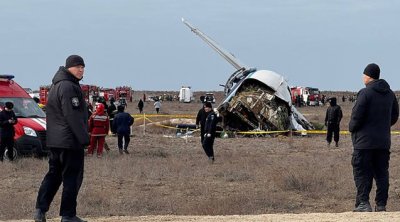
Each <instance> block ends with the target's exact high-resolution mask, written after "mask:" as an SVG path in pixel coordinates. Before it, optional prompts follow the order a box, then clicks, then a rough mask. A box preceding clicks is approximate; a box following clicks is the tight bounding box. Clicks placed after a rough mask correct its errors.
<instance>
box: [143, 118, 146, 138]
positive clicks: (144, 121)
mask: <svg viewBox="0 0 400 222" xmlns="http://www.w3.org/2000/svg"><path fill="white" fill-rule="evenodd" d="M145 135H146V114H145V113H144V112H143V136H145Z"/></svg>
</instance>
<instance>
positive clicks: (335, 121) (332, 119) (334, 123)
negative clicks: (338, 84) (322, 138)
mask: <svg viewBox="0 0 400 222" xmlns="http://www.w3.org/2000/svg"><path fill="white" fill-rule="evenodd" d="M342 117H343V113H342V108H341V107H340V106H339V105H337V103H336V97H332V98H330V99H329V107H328V109H327V110H326V115H325V126H326V128H327V133H326V141H327V142H328V147H329V146H330V145H331V142H332V134H333V135H334V138H333V140H334V141H335V146H336V147H338V146H339V131H340V121H341V120H342Z"/></svg>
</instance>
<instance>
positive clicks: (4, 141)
mask: <svg viewBox="0 0 400 222" xmlns="http://www.w3.org/2000/svg"><path fill="white" fill-rule="evenodd" d="M13 108H14V104H13V103H12V102H6V104H5V107H4V108H3V110H2V111H1V112H0V138H1V141H0V162H3V158H4V152H5V149H6V148H7V157H8V159H9V160H10V161H12V160H14V136H15V130H14V125H15V124H17V122H18V119H17V117H16V116H15V113H14V111H13Z"/></svg>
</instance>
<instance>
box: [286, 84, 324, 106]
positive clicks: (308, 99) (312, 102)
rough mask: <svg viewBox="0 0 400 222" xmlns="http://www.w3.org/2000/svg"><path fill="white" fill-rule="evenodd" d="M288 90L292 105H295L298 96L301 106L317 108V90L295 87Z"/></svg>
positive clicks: (319, 98) (318, 98) (318, 95)
mask: <svg viewBox="0 0 400 222" xmlns="http://www.w3.org/2000/svg"><path fill="white" fill-rule="evenodd" d="M290 90H291V94H292V103H293V104H296V97H297V96H300V98H301V102H302V104H304V105H307V106H318V105H319V101H321V93H320V91H319V89H318V88H313V87H302V86H296V87H292V88H290Z"/></svg>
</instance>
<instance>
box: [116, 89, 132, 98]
mask: <svg viewBox="0 0 400 222" xmlns="http://www.w3.org/2000/svg"><path fill="white" fill-rule="evenodd" d="M115 92H116V93H115V96H116V98H115V99H116V100H121V99H126V100H129V102H132V92H133V91H132V87H130V86H118V87H117V88H115Z"/></svg>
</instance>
